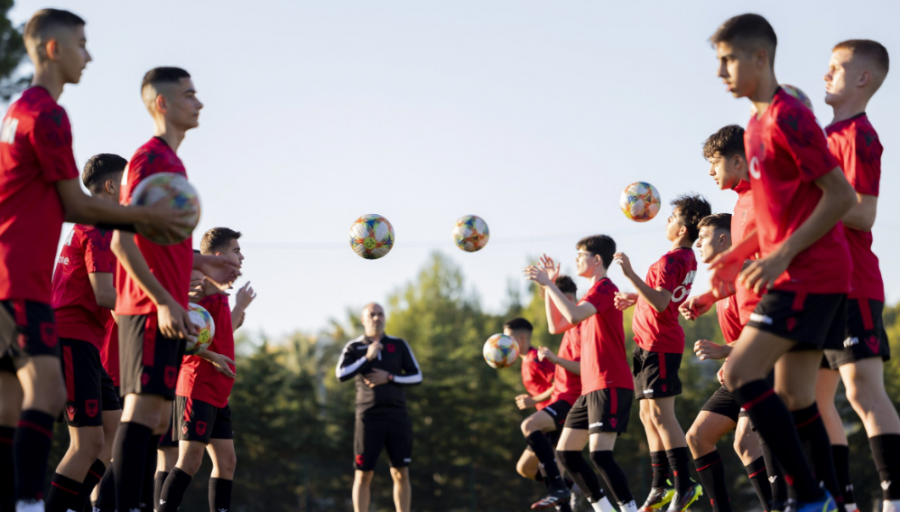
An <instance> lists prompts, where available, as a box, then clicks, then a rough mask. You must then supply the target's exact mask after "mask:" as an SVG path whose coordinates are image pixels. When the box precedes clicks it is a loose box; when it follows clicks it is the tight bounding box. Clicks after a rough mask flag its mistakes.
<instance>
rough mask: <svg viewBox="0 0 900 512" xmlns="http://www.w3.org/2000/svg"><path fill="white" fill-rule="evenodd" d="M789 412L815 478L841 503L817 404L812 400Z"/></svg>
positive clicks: (828, 443) (828, 444)
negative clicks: (805, 449)
mask: <svg viewBox="0 0 900 512" xmlns="http://www.w3.org/2000/svg"><path fill="white" fill-rule="evenodd" d="M791 414H792V415H793V416H794V424H796V425H797V435H799V436H800V442H801V443H802V444H806V445H807V447H808V448H809V454H810V462H812V466H813V470H814V471H813V472H814V474H815V476H816V478H817V479H818V480H819V481H820V482H822V483H823V484H824V486H825V489H827V490H828V492H830V493H831V497H832V498H834V502H835V503H837V504H838V505H843V504H844V495H843V493H842V492H841V486H840V485H838V479H837V474H836V473H835V471H834V459H833V458H832V456H831V440H830V439H828V431H827V430H825V422H823V421H822V415H821V414H819V406H818V405H816V403H815V402H813V404H812V405H810V406H809V407H807V408H806V409H800V410H799V411H793V412H792V413H791ZM840 508H843V507H840Z"/></svg>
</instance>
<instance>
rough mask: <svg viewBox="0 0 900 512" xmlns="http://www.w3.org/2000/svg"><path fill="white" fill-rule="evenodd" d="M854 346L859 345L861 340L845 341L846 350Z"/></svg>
mask: <svg viewBox="0 0 900 512" xmlns="http://www.w3.org/2000/svg"><path fill="white" fill-rule="evenodd" d="M854 345H859V338H857V337H853V338H847V339H845V340H844V348H850V347H852V346H854Z"/></svg>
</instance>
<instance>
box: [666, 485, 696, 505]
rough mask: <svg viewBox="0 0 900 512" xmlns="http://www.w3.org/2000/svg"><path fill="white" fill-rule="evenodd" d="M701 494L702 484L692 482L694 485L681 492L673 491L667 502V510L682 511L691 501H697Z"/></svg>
mask: <svg viewBox="0 0 900 512" xmlns="http://www.w3.org/2000/svg"><path fill="white" fill-rule="evenodd" d="M702 495H703V486H702V485H700V484H698V483H696V482H695V483H694V485H692V486H690V487H688V488H687V489H685V491H684V492H683V493H681V492H678V491H675V496H674V497H673V498H672V501H671V503H669V509H668V511H667V512H683V511H685V510H687V509H688V507H690V506H691V503H693V502H695V501H697V499H699V498H700V496H702Z"/></svg>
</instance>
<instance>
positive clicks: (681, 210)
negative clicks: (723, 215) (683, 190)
mask: <svg viewBox="0 0 900 512" xmlns="http://www.w3.org/2000/svg"><path fill="white" fill-rule="evenodd" d="M672 206H674V207H675V210H676V211H677V212H678V214H679V216H680V217H681V221H682V222H683V223H684V227H686V228H687V230H688V238H690V240H691V242H695V241H697V237H698V236H700V228H699V227H698V224H700V221H701V220H702V219H703V218H704V217H707V216H709V215H711V214H712V207H711V206H709V202H707V201H706V199H704V198H703V196H701V195H700V194H693V195H689V194H685V195H681V196H678V197H676V198H675V200H674V201H672Z"/></svg>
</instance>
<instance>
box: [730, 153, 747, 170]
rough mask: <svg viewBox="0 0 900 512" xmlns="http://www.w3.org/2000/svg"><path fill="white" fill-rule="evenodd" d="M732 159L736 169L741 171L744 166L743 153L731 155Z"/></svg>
mask: <svg viewBox="0 0 900 512" xmlns="http://www.w3.org/2000/svg"><path fill="white" fill-rule="evenodd" d="M731 161H732V163H733V164H734V170H736V171H740V170H742V169H743V168H744V157H742V156H741V155H734V156H733V157H731Z"/></svg>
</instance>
